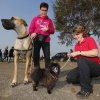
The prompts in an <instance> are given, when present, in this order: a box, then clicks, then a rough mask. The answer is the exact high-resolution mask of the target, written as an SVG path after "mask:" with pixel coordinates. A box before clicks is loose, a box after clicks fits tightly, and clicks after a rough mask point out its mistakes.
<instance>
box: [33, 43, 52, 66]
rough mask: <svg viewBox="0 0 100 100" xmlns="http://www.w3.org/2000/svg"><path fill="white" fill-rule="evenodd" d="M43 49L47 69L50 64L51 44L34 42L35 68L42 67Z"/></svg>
mask: <svg viewBox="0 0 100 100" xmlns="http://www.w3.org/2000/svg"><path fill="white" fill-rule="evenodd" d="M41 48H42V50H43V53H44V59H45V68H48V66H49V64H50V42H43V43H40V42H38V41H35V42H34V50H33V59H34V67H40V49H41Z"/></svg>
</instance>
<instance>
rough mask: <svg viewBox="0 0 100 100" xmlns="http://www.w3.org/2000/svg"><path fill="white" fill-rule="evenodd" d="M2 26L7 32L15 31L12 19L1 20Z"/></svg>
mask: <svg viewBox="0 0 100 100" xmlns="http://www.w3.org/2000/svg"><path fill="white" fill-rule="evenodd" d="M1 22H2V25H3V27H4V28H5V29H6V30H10V29H14V28H15V25H14V23H13V22H12V21H11V20H10V19H1Z"/></svg>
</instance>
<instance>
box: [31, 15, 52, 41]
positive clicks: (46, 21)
mask: <svg viewBox="0 0 100 100" xmlns="http://www.w3.org/2000/svg"><path fill="white" fill-rule="evenodd" d="M45 26H46V27H48V29H49V30H48V31H46V32H44V31H42V30H41V28H43V27H45ZM34 33H37V34H43V35H48V38H47V39H46V41H45V42H50V34H54V26H53V23H52V21H51V19H50V18H49V17H48V16H46V17H44V18H42V17H41V16H40V15H38V16H36V17H35V18H33V19H32V22H31V24H30V27H29V34H30V35H31V34H34Z"/></svg>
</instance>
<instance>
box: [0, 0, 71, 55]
mask: <svg viewBox="0 0 100 100" xmlns="http://www.w3.org/2000/svg"><path fill="white" fill-rule="evenodd" d="M54 1H55V0H0V20H1V19H9V18H11V17H12V16H19V17H21V18H23V19H24V20H25V21H26V22H27V24H28V27H27V30H28V29H29V25H30V22H31V20H32V19H33V17H35V16H37V15H38V14H39V13H40V11H39V7H40V3H41V2H46V3H48V4H49V10H48V16H49V18H51V19H52V21H54V13H53V8H52V2H54ZM53 24H54V23H53ZM58 35H59V33H58V32H55V33H54V34H53V35H51V36H50V37H51V41H50V52H51V56H53V55H55V54H56V53H58V52H69V50H70V48H72V47H66V45H59V44H58V38H57V36H58ZM16 36H17V35H16V32H15V31H13V30H5V29H4V28H3V27H2V23H1V21H0V49H2V52H4V48H5V47H6V46H7V45H8V47H9V48H8V50H10V48H11V47H12V46H13V45H14V42H15V39H16ZM42 54H43V52H42V50H41V55H42Z"/></svg>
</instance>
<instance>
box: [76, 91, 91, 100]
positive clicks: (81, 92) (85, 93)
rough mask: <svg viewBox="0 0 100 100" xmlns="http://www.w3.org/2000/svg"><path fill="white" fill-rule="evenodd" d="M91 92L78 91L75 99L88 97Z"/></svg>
mask: <svg viewBox="0 0 100 100" xmlns="http://www.w3.org/2000/svg"><path fill="white" fill-rule="evenodd" d="M90 93H91V92H85V91H79V92H78V93H77V94H76V97H78V98H80V99H83V98H85V97H88V96H89V95H90Z"/></svg>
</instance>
